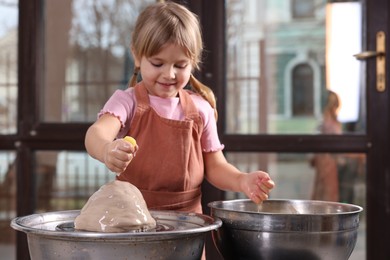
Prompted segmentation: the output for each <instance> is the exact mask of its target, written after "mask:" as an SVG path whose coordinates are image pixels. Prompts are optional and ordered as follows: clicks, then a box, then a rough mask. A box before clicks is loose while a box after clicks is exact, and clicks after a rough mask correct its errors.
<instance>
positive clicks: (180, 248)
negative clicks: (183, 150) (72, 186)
mask: <svg viewBox="0 0 390 260" xmlns="http://www.w3.org/2000/svg"><path fill="white" fill-rule="evenodd" d="M150 213H151V215H152V216H153V217H154V218H155V219H156V221H157V227H156V229H154V230H148V231H146V232H126V233H98V232H87V231H78V230H74V224H73V222H74V219H75V218H76V216H78V215H79V214H80V211H79V210H72V211H58V212H48V213H42V214H33V215H29V216H24V217H18V218H15V219H13V220H12V221H11V227H12V228H14V229H16V230H19V231H22V232H25V233H26V234H27V239H28V247H29V251H30V257H31V259H33V260H34V259H45V260H46V259H49V260H50V259H94V260H95V259H200V258H201V256H202V252H203V247H204V241H205V234H206V233H207V232H209V231H211V230H215V229H217V228H219V227H220V226H221V225H222V221H221V220H220V219H216V218H212V217H210V216H206V215H202V214H195V213H180V212H173V211H150Z"/></svg>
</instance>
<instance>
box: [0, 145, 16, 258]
mask: <svg viewBox="0 0 390 260" xmlns="http://www.w3.org/2000/svg"><path fill="white" fill-rule="evenodd" d="M14 162H15V153H14V152H12V151H2V152H0V251H1V254H0V259H10V260H11V259H16V254H15V253H16V251H15V243H16V231H15V230H14V229H12V228H11V227H10V222H11V220H12V219H13V218H15V217H16V165H15V163H14Z"/></svg>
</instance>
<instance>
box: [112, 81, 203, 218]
mask: <svg viewBox="0 0 390 260" xmlns="http://www.w3.org/2000/svg"><path fill="white" fill-rule="evenodd" d="M135 96H136V100H137V107H136V110H135V113H134V118H133V120H132V122H131V124H130V130H129V133H128V135H130V136H132V137H134V138H135V139H136V140H137V144H138V146H139V149H138V151H137V153H136V156H135V157H134V158H133V160H132V161H131V162H130V164H129V166H128V167H127V169H126V170H125V171H124V172H123V173H121V175H120V176H119V177H118V179H119V180H122V181H128V182H130V183H132V184H133V185H135V186H137V188H138V189H139V190H140V191H141V192H142V195H143V196H144V199H145V201H146V203H147V205H148V208H149V209H156V210H178V211H185V212H197V213H202V207H201V189H200V185H201V183H202V181H203V177H204V165H203V157H202V148H201V142H200V137H201V134H202V131H203V121H202V119H201V117H200V115H199V113H198V110H197V109H196V107H195V104H194V103H193V101H192V99H191V97H190V94H189V93H187V91H186V90H180V91H179V98H180V105H181V107H182V109H183V111H184V115H185V120H183V121H178V120H171V119H167V118H163V117H161V116H159V115H158V114H157V112H156V111H155V110H154V109H153V108H152V107H151V106H150V101H149V96H148V92H147V90H146V88H145V87H144V86H143V84H142V82H141V83H139V84H137V85H136V86H135Z"/></svg>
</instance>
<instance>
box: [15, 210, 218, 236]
mask: <svg viewBox="0 0 390 260" xmlns="http://www.w3.org/2000/svg"><path fill="white" fill-rule="evenodd" d="M79 212H80V210H64V211H51V212H44V213H35V214H31V215H26V216H19V217H16V218H14V219H12V220H11V223H10V226H11V227H12V228H13V229H15V230H17V231H22V232H24V233H26V234H34V235H41V236H42V235H43V236H50V237H59V238H60V237H62V238H70V237H72V238H75V239H77V238H79V239H85V238H87V239H88V238H89V239H91V238H96V239H119V240H120V239H126V240H128V239H129V238H133V239H144V240H150V239H153V238H155V237H158V238H159V239H164V238H165V237H166V238H171V237H172V236H175V237H180V236H188V235H198V234H202V233H206V232H209V231H212V230H215V229H218V228H219V227H221V226H222V220H221V219H220V218H218V217H212V216H208V215H204V214H199V213H185V212H178V211H168V210H150V213H151V214H152V216H153V217H154V216H155V215H156V214H157V215H158V214H160V215H162V216H164V215H167V216H174V215H177V216H178V218H183V219H184V218H185V217H192V218H199V219H202V220H204V222H205V225H204V226H199V227H196V228H188V229H183V230H174V231H161V232H118V233H110V232H93V231H82V230H77V231H76V232H69V231H62V230H48V229H42V228H35V227H31V226H27V225H26V224H25V222H27V221H28V220H29V219H32V218H41V219H44V218H45V217H48V218H50V217H52V216H54V215H56V214H68V215H69V214H70V215H71V216H74V218H75V217H76V216H77V215H78V214H79ZM74 218H69V216H68V219H63V221H64V222H72V221H73V220H74ZM157 218H160V219H161V218H162V217H161V216H160V217H157ZM36 225H39V224H38V223H37V224H36Z"/></svg>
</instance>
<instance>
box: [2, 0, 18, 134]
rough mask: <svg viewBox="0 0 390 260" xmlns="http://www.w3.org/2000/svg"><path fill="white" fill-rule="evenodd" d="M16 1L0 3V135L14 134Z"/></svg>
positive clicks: (5, 0)
mask: <svg viewBox="0 0 390 260" xmlns="http://www.w3.org/2000/svg"><path fill="white" fill-rule="evenodd" d="M17 50H18V1H17V0H4V1H0V134H14V133H16V117H17V114H16V106H17V99H18V95H17V94H18V91H17V87H18V74H17V72H18V67H17V61H18V52H17Z"/></svg>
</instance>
